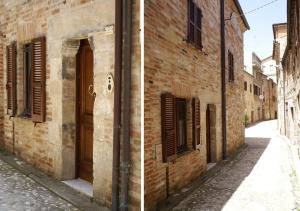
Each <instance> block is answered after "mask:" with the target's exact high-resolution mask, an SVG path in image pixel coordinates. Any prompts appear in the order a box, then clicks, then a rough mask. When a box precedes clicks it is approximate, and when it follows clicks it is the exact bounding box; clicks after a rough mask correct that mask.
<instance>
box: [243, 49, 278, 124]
mask: <svg viewBox="0 0 300 211" xmlns="http://www.w3.org/2000/svg"><path fill="white" fill-rule="evenodd" d="M252 64H253V67H252V70H253V74H251V73H249V72H247V71H244V98H245V124H251V123H253V122H257V121H262V120H269V119H276V118H277V85H276V83H275V82H274V81H273V80H272V78H270V77H268V76H267V75H265V74H264V73H263V71H262V60H261V59H260V58H259V57H258V56H257V55H256V54H255V53H252Z"/></svg>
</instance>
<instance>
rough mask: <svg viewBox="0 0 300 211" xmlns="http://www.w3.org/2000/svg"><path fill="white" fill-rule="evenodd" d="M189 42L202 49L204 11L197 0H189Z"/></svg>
mask: <svg viewBox="0 0 300 211" xmlns="http://www.w3.org/2000/svg"><path fill="white" fill-rule="evenodd" d="M188 42H189V43H191V44H193V45H195V47H196V48H198V49H200V50H201V49H202V48H203V45H202V11H201V9H200V8H199V7H198V6H197V5H196V3H195V0H188Z"/></svg>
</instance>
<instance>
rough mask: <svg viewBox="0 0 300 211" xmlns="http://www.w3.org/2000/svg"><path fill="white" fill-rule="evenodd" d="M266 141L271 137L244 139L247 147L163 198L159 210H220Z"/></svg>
mask: <svg viewBox="0 0 300 211" xmlns="http://www.w3.org/2000/svg"><path fill="white" fill-rule="evenodd" d="M270 140H271V138H258V137H255V138H254V137H249V138H246V144H247V146H248V147H247V148H244V149H243V150H242V151H240V152H239V153H237V154H236V156H234V157H233V158H232V159H230V160H229V161H223V162H221V163H220V164H218V165H217V166H216V167H215V168H214V169H212V170H211V171H208V172H207V173H206V174H204V175H203V176H202V177H200V178H199V179H197V180H196V181H195V182H194V183H193V184H191V185H188V186H187V187H185V188H183V189H182V190H181V191H179V192H177V193H175V194H174V195H173V196H171V198H170V199H169V200H168V201H167V204H168V205H167V206H162V207H161V208H162V210H186V209H189V210H207V209H208V208H209V207H210V208H212V209H213V210H222V208H223V207H224V206H225V205H226V203H227V202H228V201H229V199H230V198H231V197H232V195H233V194H234V193H235V191H236V190H237V189H238V188H239V186H240V185H241V184H242V182H243V181H244V180H245V178H246V177H247V176H249V175H250V173H251V171H252V170H253V168H254V167H255V165H256V164H257V163H258V161H259V159H260V158H261V156H262V154H263V153H264V151H265V150H266V148H267V147H268V145H269V143H270ZM195 202H197V203H195ZM179 203H180V204H179ZM165 205H166V204H165ZM174 207H175V208H174Z"/></svg>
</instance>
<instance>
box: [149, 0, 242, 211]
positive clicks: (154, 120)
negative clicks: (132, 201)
mask: <svg viewBox="0 0 300 211" xmlns="http://www.w3.org/2000/svg"><path fill="white" fill-rule="evenodd" d="M196 2H197V4H198V5H199V6H200V8H201V9H202V12H203V19H202V39H203V46H204V48H203V50H202V51H200V50H198V49H196V48H195V47H193V46H192V45H191V44H188V43H187V41H186V38H187V1H185V0H180V1H163V0H156V1H145V110H144V112H145V160H144V164H145V175H144V176H145V206H146V208H149V209H150V208H153V207H155V206H156V204H157V202H159V201H161V200H163V199H166V197H167V187H169V190H168V192H169V194H172V193H174V191H176V190H178V189H180V188H182V187H183V186H184V185H186V184H188V183H190V182H191V181H193V180H194V179H195V178H197V177H198V176H200V175H201V174H202V173H203V172H204V171H206V168H207V163H206V110H207V107H208V105H209V104H213V105H215V108H216V111H215V119H216V125H215V126H214V127H215V131H216V134H215V136H216V137H215V139H216V140H215V142H216V143H215V149H214V151H215V155H213V156H214V157H215V159H216V160H217V161H219V160H220V159H221V158H222V133H221V127H222V125H221V65H220V61H221V58H220V55H221V50H220V42H221V40H220V16H219V14H220V13H219V11H220V5H219V1H196ZM232 6H233V3H232V2H231V3H230V5H227V7H226V8H227V9H226V10H229V7H230V10H231V9H232ZM233 9H234V10H235V11H236V10H237V9H236V8H235V6H234V8H233ZM229 13H230V12H229V11H227V12H226V14H227V16H228V14H229ZM227 16H226V17H227ZM226 25H227V24H226ZM241 25H242V26H241ZM235 27H236V28H240V31H239V35H232V34H231V33H233V34H234V33H236V31H235V30H236V28H235V29H233V28H232V27H230V28H227V30H226V35H227V38H226V41H227V47H226V49H227V50H228V48H230V49H231V50H232V52H233V54H234V55H235V61H236V64H235V67H236V68H235V71H236V73H235V74H236V81H235V83H233V84H227V90H228V92H227V101H228V106H227V110H228V114H227V116H228V125H227V130H228V150H229V152H233V151H235V149H236V148H237V147H239V146H240V145H241V144H242V143H243V140H244V137H243V134H244V132H243V129H244V127H243V115H242V113H243V109H244V104H243V38H242V36H243V32H244V30H245V27H244V26H243V24H242V22H241V20H239V19H238V23H236V26H235ZM226 55H227V54H226ZM226 60H227V59H226ZM227 79H228V74H227V69H226V81H228V80H227ZM164 92H170V93H172V94H173V95H175V96H176V97H181V98H186V99H187V101H188V103H187V145H188V151H187V152H185V153H183V154H181V155H178V157H177V159H176V160H175V161H174V162H169V163H163V162H162V144H161V102H160V96H161V94H162V93H164ZM192 97H198V98H199V99H200V104H201V106H200V107H201V108H200V113H201V114H200V116H201V144H200V146H199V148H198V150H193V149H192V147H191V145H192V144H191V142H192V139H191V137H192V128H191V123H190V120H191V99H192ZM237 110H238V111H241V112H240V114H241V115H238V116H236V117H231V116H230V115H236V114H237V113H238V112H236V111H237Z"/></svg>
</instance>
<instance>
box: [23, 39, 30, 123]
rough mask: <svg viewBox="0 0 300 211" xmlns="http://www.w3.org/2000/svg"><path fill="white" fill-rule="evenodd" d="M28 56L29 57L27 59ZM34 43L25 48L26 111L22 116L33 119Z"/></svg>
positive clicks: (24, 88) (24, 87) (24, 110)
mask: <svg viewBox="0 0 300 211" xmlns="http://www.w3.org/2000/svg"><path fill="white" fill-rule="evenodd" d="M27 56H28V57H27ZM31 74H32V43H26V44H25V45H24V48H23V102H24V109H23V112H22V116H23V117H25V118H31V117H32V112H31V109H32V108H31V106H32V94H31V93H32V91H31V88H32V81H31Z"/></svg>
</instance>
